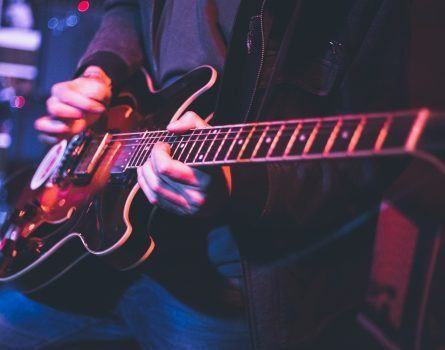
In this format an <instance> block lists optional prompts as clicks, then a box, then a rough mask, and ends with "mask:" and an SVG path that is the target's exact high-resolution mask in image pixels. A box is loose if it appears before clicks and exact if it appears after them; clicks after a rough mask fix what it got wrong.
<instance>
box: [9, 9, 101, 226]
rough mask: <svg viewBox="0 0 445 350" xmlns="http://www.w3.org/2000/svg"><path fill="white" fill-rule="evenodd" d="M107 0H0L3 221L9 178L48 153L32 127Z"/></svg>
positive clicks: (72, 67) (73, 63)
mask: <svg viewBox="0 0 445 350" xmlns="http://www.w3.org/2000/svg"><path fill="white" fill-rule="evenodd" d="M102 3H103V1H97V0H83V1H82V0H81V1H64V0H57V1H41V0H34V1H30V0H0V223H1V222H2V217H3V215H4V214H5V212H6V209H7V208H6V204H5V196H6V193H5V188H4V186H3V184H4V182H5V179H7V178H8V176H10V175H11V174H13V173H15V172H16V171H17V170H19V169H23V168H26V167H30V166H34V165H35V164H36V163H37V162H38V161H39V159H41V157H42V155H43V154H44V152H45V151H46V146H45V145H43V144H42V143H40V142H39V141H38V139H37V133H36V132H35V131H34V129H33V123H34V120H35V119H36V118H38V117H39V116H41V115H42V114H44V113H45V101H46V99H47V98H48V95H49V92H50V90H51V86H52V85H53V84H54V83H56V82H58V81H63V80H67V79H70V77H72V75H73V72H74V71H75V68H76V64H77V61H78V60H79V58H80V56H81V55H82V52H83V51H84V50H85V49H86V46H87V45H88V42H89V40H90V38H91V37H92V36H93V35H94V32H95V31H96V29H97V27H98V25H99V23H100V18H101V7H102Z"/></svg>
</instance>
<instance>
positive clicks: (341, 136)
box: [330, 118, 360, 153]
mask: <svg viewBox="0 0 445 350" xmlns="http://www.w3.org/2000/svg"><path fill="white" fill-rule="evenodd" d="M359 124H360V119H359V118H353V119H351V118H342V124H341V126H340V129H339V130H338V137H337V138H336V139H335V141H334V144H333V145H332V148H331V151H330V152H331V153H343V152H346V151H347V150H348V146H349V144H350V143H351V139H352V136H353V135H354V131H355V130H356V129H357V126H358V125H359Z"/></svg>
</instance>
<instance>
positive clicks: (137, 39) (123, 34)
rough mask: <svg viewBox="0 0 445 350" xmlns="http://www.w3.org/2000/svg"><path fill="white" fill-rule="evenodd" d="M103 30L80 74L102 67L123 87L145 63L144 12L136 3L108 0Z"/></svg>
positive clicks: (81, 65) (87, 55)
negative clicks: (142, 14) (87, 69)
mask: <svg viewBox="0 0 445 350" xmlns="http://www.w3.org/2000/svg"><path fill="white" fill-rule="evenodd" d="M104 8H105V14H104V17H103V20H102V23H101V25H100V28H99V30H98V32H97V33H96V35H95V36H94V38H93V40H92V42H91V43H90V45H89V46H88V49H87V51H86V52H85V54H84V55H83V57H82V58H81V60H80V62H79V65H78V70H77V74H78V75H79V74H81V73H82V72H83V70H84V69H85V68H86V67H88V66H91V65H96V66H99V67H101V68H102V69H103V70H104V71H105V73H107V75H108V76H109V77H110V78H111V80H112V82H113V86H114V87H116V86H120V84H122V82H124V81H125V80H126V79H127V78H128V77H130V76H131V74H132V73H134V72H135V71H136V70H137V69H138V68H139V67H140V66H141V65H142V62H143V57H144V54H143V51H144V50H143V44H142V32H141V13H140V8H139V2H138V1H137V0H108V1H105V4H104Z"/></svg>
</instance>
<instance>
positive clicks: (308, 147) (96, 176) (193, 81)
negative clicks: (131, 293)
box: [0, 66, 445, 292]
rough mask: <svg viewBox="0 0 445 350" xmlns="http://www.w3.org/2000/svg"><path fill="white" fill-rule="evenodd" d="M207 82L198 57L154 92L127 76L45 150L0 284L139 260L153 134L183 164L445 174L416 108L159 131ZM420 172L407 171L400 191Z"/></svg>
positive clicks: (426, 117)
mask: <svg viewBox="0 0 445 350" xmlns="http://www.w3.org/2000/svg"><path fill="white" fill-rule="evenodd" d="M216 80H217V74H216V71H215V70H214V69H213V68H212V67H209V66H202V67H199V68H197V69H195V70H193V71H191V72H190V73H188V74H186V75H184V76H183V77H182V78H181V79H179V80H177V81H176V82H175V83H173V84H171V85H170V86H168V87H167V88H165V89H163V90H161V91H155V90H154V88H153V84H152V82H151V80H150V77H149V76H148V75H145V76H144V77H141V76H139V77H138V78H137V77H135V80H134V81H132V82H131V87H132V90H128V91H127V90H125V91H123V92H122V93H120V94H119V96H118V97H117V98H116V99H114V100H113V103H112V105H111V108H110V109H109V111H108V112H107V115H105V116H104V118H102V119H101V120H99V121H98V122H97V123H96V124H95V125H94V126H93V127H92V128H91V129H90V130H87V131H86V132H83V133H81V134H79V135H76V136H74V137H73V138H72V139H71V140H70V141H69V142H67V141H61V142H60V143H59V144H57V145H55V146H54V147H53V148H51V150H50V151H49V152H48V154H47V155H46V156H45V158H44V159H43V160H42V162H41V163H40V165H39V167H38V168H37V170H36V172H35V173H34V175H33V176H32V178H31V179H30V181H29V182H28V183H27V184H26V185H25V186H24V189H23V191H22V192H21V195H20V196H19V199H18V201H17V203H16V204H15V208H16V210H15V211H14V212H13V213H11V215H10V217H9V219H8V220H7V222H6V224H5V225H4V227H3V228H2V230H1V232H0V237H1V241H0V283H1V282H5V283H6V282H10V283H15V284H16V285H17V286H18V287H19V288H21V289H22V290H24V291H28V292H30V291H33V290H37V289H39V288H42V287H44V286H45V285H47V284H48V283H50V282H51V281H53V280H54V279H56V278H57V277H58V276H60V275H61V274H63V273H64V272H66V271H68V270H69V268H70V267H72V266H73V265H75V264H76V263H77V262H79V261H80V260H82V259H83V258H84V257H86V256H88V255H93V256H99V257H101V258H102V259H104V260H106V261H108V262H109V263H110V264H112V266H114V267H116V268H118V269H120V270H128V269H131V268H134V267H136V266H138V265H139V264H141V263H142V262H144V261H145V260H146V259H147V258H148V257H149V256H150V254H151V253H152V252H153V249H154V246H155V243H154V241H153V239H152V238H151V235H150V228H149V227H150V223H151V218H152V217H153V213H154V212H155V211H154V208H152V207H151V206H150V205H149V202H148V200H147V199H146V198H145V195H144V194H143V193H142V192H141V191H140V189H139V186H138V184H137V176H136V169H137V168H138V167H140V166H143V164H144V163H145V162H146V161H147V160H148V159H149V157H150V154H151V150H152V149H153V146H154V144H155V143H157V142H159V141H161V142H166V143H168V144H169V145H170V147H171V156H172V158H173V159H175V160H178V161H180V162H183V163H184V164H187V165H189V166H221V165H235V164H246V163H247V164H248V163H267V162H269V163H270V162H285V161H287V162H295V161H305V162H306V161H320V160H322V159H351V158H363V157H382V156H388V157H393V156H401V155H403V156H407V155H409V156H413V157H416V158H417V159H422V160H423V161H425V162H426V163H428V164H429V165H430V166H431V167H433V168H434V169H436V170H438V171H439V173H440V174H441V175H443V174H444V173H445V165H444V162H443V161H442V159H443V158H440V157H438V156H441V155H443V154H444V153H445V142H444V141H443V132H444V130H445V117H444V116H443V115H441V114H439V113H432V112H431V111H429V110H428V109H422V110H415V111H397V112H389V113H378V114H368V115H362V114H360V115H356V116H337V117H324V118H308V119H294V120H285V121H265V122H260V123H248V124H237V125H235V124H233V125H222V126H218V127H207V128H201V129H195V130H190V131H188V132H187V133H185V134H183V135H174V134H172V133H170V132H168V131H167V130H165V127H166V125H167V124H168V123H169V122H170V121H171V120H176V119H178V118H179V117H181V116H182V115H183V114H184V113H185V112H186V111H187V110H192V111H195V112H197V113H198V114H199V115H200V116H201V117H204V118H206V117H210V116H211V114H212V111H213V108H214V104H215V103H214V102H215V99H214V97H215V96H216V93H215V92H216ZM147 87H148V89H147ZM422 176H423V175H422V174H421V173H420V174H419V175H418V176H415V178H416V179H415V180H414V181H412V180H410V179H409V178H408V179H407V180H406V181H405V182H403V185H402V186H401V187H402V191H401V192H406V191H404V190H403V189H404V188H407V187H410V186H411V187H413V186H412V184H413V183H415V182H416V181H417V179H418V178H420V177H422ZM428 182H429V183H431V181H428ZM441 183H442V182H439V183H438V184H437V186H438V187H440V186H441V185H440V184H441ZM442 187H443V186H442ZM397 192H399V191H397ZM419 192H420V191H416V193H419ZM436 192H437V193H436V194H435V195H434V196H433V197H432V198H433V200H432V201H430V200H429V199H430V197H429V196H423V197H419V196H418V195H415V196H414V197H413V198H414V201H406V202H407V203H410V202H413V203H417V204H418V203H419V202H421V203H425V208H427V207H428V204H429V203H430V202H431V203H432V204H433V205H434V204H437V203H438V202H439V200H440V199H442V198H443V195H441V194H439V191H436ZM440 193H441V192H440ZM394 198H395V200H397V196H396V197H394ZM404 198H406V194H405V195H404ZM424 200H425V201H424ZM436 207H437V208H439V209H440V208H442V207H443V205H437V206H436ZM429 213H430V211H428V213H426V214H428V215H429ZM439 215H440V218H442V215H441V213H439Z"/></svg>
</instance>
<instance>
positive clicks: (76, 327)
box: [0, 275, 249, 350]
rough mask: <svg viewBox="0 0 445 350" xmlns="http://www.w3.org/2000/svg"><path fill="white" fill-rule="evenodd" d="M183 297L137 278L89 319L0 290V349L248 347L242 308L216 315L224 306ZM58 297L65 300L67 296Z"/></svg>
mask: <svg viewBox="0 0 445 350" xmlns="http://www.w3.org/2000/svg"><path fill="white" fill-rule="evenodd" d="M184 289H185V290H186V289H187V287H186V286H184ZM72 291H73V292H75V289H73V290H72ZM228 293H229V294H230V292H228ZM189 294H190V293H187V292H186V293H184V295H182V296H180V297H178V296H176V295H174V294H172V292H171V291H169V289H168V288H165V287H164V286H163V285H162V283H159V282H158V281H156V280H155V279H153V278H151V277H149V276H146V275H142V276H139V277H138V278H137V279H136V280H135V281H133V282H132V283H131V284H130V285H129V286H128V287H126V288H125V290H124V291H123V293H122V294H121V295H120V297H119V299H118V302H116V305H115V307H114V309H113V310H112V312H110V313H109V314H107V315H106V316H105V315H102V316H95V315H94V316H93V315H88V314H82V313H78V312H72V311H66V310H65V309H64V310H62V309H58V308H56V307H53V306H51V303H50V302H49V304H48V303H41V302H37V301H34V300H32V299H29V298H28V297H26V296H24V295H22V294H20V293H19V292H17V291H13V290H6V289H3V290H1V291H0V349H2V350H12V349H15V350H17V349H20V350H28V349H29V350H31V349H67V348H68V346H70V347H69V349H82V350H83V349H86V347H84V345H81V344H85V342H88V343H90V344H91V343H95V342H97V344H99V343H100V342H101V341H104V342H111V343H113V342H119V341H125V340H135V341H136V342H137V343H138V344H139V346H140V348H142V349H156V350H157V349H161V350H164V349H166V350H168V349H175V350H177V349H193V350H199V349H212V350H213V349H247V348H249V332H248V327H247V322H246V321H245V318H244V312H243V311H242V310H239V312H236V311H235V312H229V313H224V312H222V311H221V310H223V309H224V305H221V308H219V307H216V308H214V309H212V308H211V307H210V308H206V307H200V306H197V305H199V300H196V302H197V303H196V305H195V304H193V303H189V301H188V299H187V295H189ZM191 294H193V293H191ZM63 297H66V298H67V299H69V298H70V295H66V296H63ZM104 297H106V296H104ZM209 304H210V303H209ZM76 344H78V345H76ZM88 349H90V348H88ZM92 349H94V347H92ZM101 349H102V348H101ZM120 349H124V348H123V347H122V348H120ZM125 350H128V348H127V347H125Z"/></svg>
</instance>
